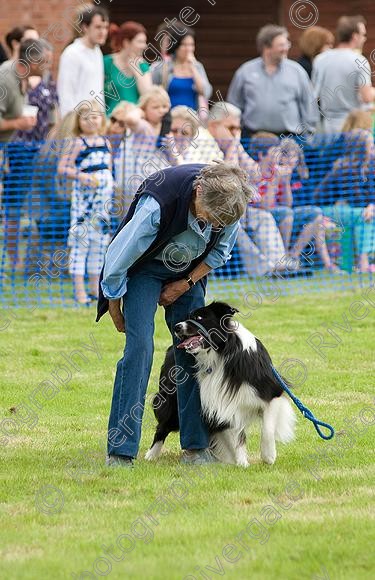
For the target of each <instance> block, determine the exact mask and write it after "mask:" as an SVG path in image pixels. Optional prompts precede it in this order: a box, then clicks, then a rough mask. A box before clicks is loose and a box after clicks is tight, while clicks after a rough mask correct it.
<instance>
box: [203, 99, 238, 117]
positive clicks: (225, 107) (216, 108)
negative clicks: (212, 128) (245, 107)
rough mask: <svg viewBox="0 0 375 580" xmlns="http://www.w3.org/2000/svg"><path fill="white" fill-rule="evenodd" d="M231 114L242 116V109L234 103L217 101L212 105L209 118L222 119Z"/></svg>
mask: <svg viewBox="0 0 375 580" xmlns="http://www.w3.org/2000/svg"><path fill="white" fill-rule="evenodd" d="M229 115H231V116H233V117H238V118H241V109H239V108H238V107H236V106H235V105H232V103H226V102H225V101H223V102H220V103H219V102H217V103H215V104H214V105H213V106H212V107H211V109H210V114H209V118H208V119H209V121H211V120H212V121H222V120H223V119H225V117H228V116H229Z"/></svg>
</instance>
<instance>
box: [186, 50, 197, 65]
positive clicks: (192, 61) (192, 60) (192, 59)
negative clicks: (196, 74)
mask: <svg viewBox="0 0 375 580" xmlns="http://www.w3.org/2000/svg"><path fill="white" fill-rule="evenodd" d="M186 62H188V63H189V64H190V66H192V67H193V66H195V65H196V64H197V59H196V58H195V56H194V54H193V53H192V52H191V53H190V54H189V55H188V56H187V58H186Z"/></svg>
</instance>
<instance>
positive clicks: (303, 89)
mask: <svg viewBox="0 0 375 580" xmlns="http://www.w3.org/2000/svg"><path fill="white" fill-rule="evenodd" d="M227 100H228V101H229V102H230V103H232V104H233V105H236V107H238V108H239V109H241V111H242V119H241V120H242V125H243V126H245V127H247V128H248V129H251V130H252V131H271V132H272V133H278V134H279V133H283V132H286V134H288V133H299V134H300V133H302V134H303V133H305V132H306V130H307V131H310V132H314V130H315V126H316V124H317V122H318V120H319V113H318V106H317V103H316V100H315V97H314V92H313V87H312V84H311V82H310V79H309V77H308V75H307V73H306V71H305V70H304V69H303V68H302V67H301V65H299V64H298V63H297V62H294V61H293V60H289V59H284V60H283V61H282V62H281V63H280V65H279V67H278V69H277V70H276V72H275V73H273V74H269V73H268V72H267V71H266V69H265V66H264V61H263V58H261V57H259V58H254V59H253V60H249V61H247V62H245V63H244V64H243V65H241V66H240V68H239V69H238V70H237V71H236V72H235V74H234V77H233V79H232V81H231V84H230V86H229V89H228V96H227Z"/></svg>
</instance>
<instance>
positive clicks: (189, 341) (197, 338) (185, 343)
mask: <svg viewBox="0 0 375 580" xmlns="http://www.w3.org/2000/svg"><path fill="white" fill-rule="evenodd" d="M199 342H200V336H190V337H189V338H187V339H186V340H184V341H183V342H180V344H178V345H177V348H188V347H189V346H190V345H192V344H194V343H197V345H198V344H199Z"/></svg>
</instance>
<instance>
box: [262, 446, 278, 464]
mask: <svg viewBox="0 0 375 580" xmlns="http://www.w3.org/2000/svg"><path fill="white" fill-rule="evenodd" d="M260 455H261V458H262V461H263V462H264V463H268V465H273V464H274V463H275V461H276V448H275V447H269V446H267V447H262V448H261V452H260Z"/></svg>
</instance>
